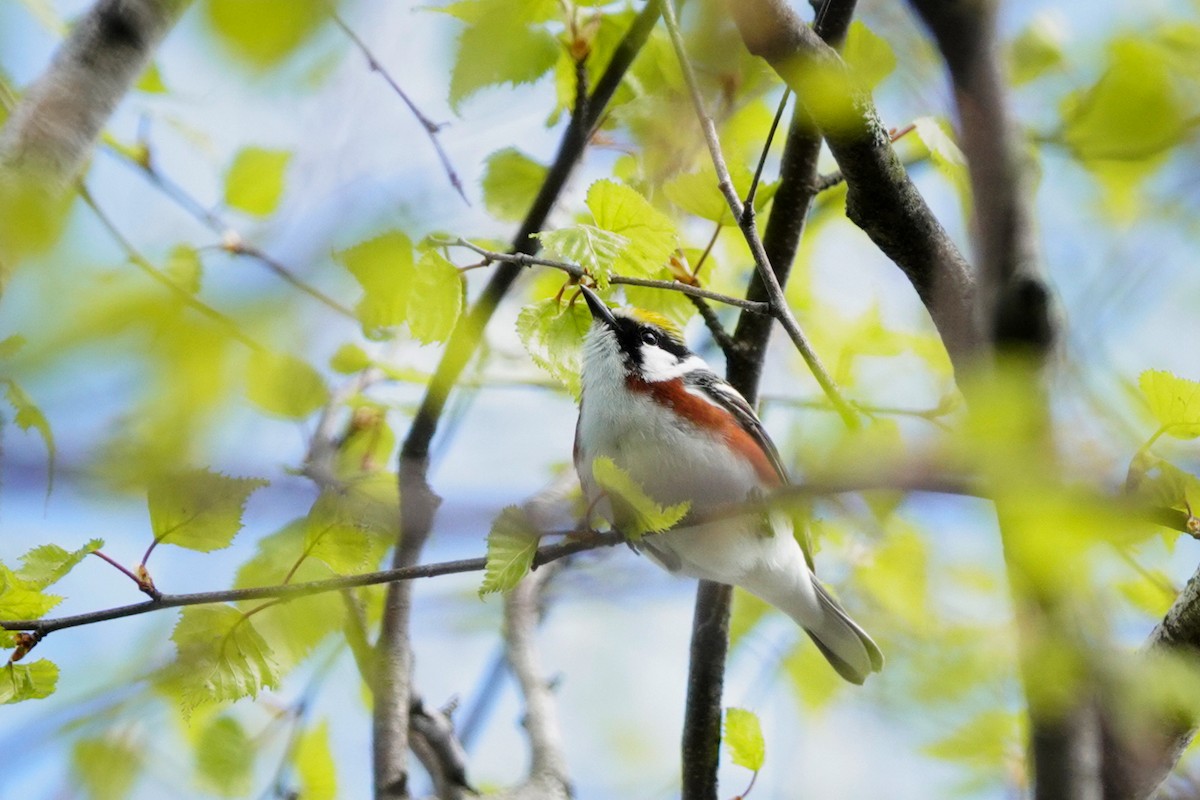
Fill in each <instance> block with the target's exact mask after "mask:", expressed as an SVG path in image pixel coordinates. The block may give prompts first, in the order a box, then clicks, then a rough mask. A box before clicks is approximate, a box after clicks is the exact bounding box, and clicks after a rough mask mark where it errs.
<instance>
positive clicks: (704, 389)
mask: <svg viewBox="0 0 1200 800" xmlns="http://www.w3.org/2000/svg"><path fill="white" fill-rule="evenodd" d="M684 380H685V382H686V383H687V386H688V388H690V389H691V390H693V391H697V392H701V393H702V394H703V395H704V397H705V398H707V399H708V400H709V401H711V402H713V403H715V404H717V405H719V406H720V407H721V408H723V409H725V410H726V411H728V412H729V413H730V414H732V415H733V418H734V419H736V420H737V421H738V424H739V425H740V426H741V428H742V430H744V431H745V432H746V433H747V434H749V435H750V437H751V438H752V439H754V441H755V443H757V444H758V446H759V447H761V448H762V451H763V452H764V453H766V455H767V458H768V460H770V462H771V466H772V467H774V468H775V473H776V474H777V475H778V476H779V483H780V485H781V486H787V485H789V484H790V483H791V481H790V480H788V475H787V470H786V469H785V468H784V466H783V460H782V459H781V458H780V457H779V451H778V450H777V449H776V448H775V443H774V442H773V441H771V437H770V435H768V434H767V429H766V428H764V427H763V424H762V421H761V420H759V418H758V415H757V414H755V413H754V409H753V408H751V407H750V404H749V403H747V402H746V398H744V397H742V394H741V392H739V391H738V390H737V389H734V388H733V387H732V386H730V385H729V384H728V383H726V382H725V381H723V380H721V379H720V378H719V377H717V375H716V374H715V373H713V372H709V371H707V370H695V371H693V372H690V373H688V374H687V375H685V376H684ZM799 534H800V535H799V536H798V537H797V540H798V541H799V542H800V548H801V549H802V550H803V551H804V560H805V561H806V562H807V563H808V568H809V569H812V568H813V558H812V541H811V539H810V537H809V530H808V525H803V526H802V529H801V530H800V531H799Z"/></svg>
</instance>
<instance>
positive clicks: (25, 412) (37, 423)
mask: <svg viewBox="0 0 1200 800" xmlns="http://www.w3.org/2000/svg"><path fill="white" fill-rule="evenodd" d="M6 341H7V340H6ZM3 380H4V384H5V387H6V390H5V396H6V397H7V398H8V402H9V405H11V406H12V408H13V412H14V413H15V416H14V417H13V422H15V423H16V424H17V427H18V428H20V429H21V430H23V431H28V430H29V429H30V428H32V429H34V430H36V431H37V432H38V435H39V436H41V437H42V442H43V443H44V444H45V445H46V472H47V474H48V475H49V478H48V484H47V489H46V490H47V492H49V491H50V488H51V486H52V485H53V481H54V462H55V460H56V458H57V457H58V447H57V446H56V445H55V444H54V432H53V431H51V430H50V422H49V420H47V419H46V415H45V414H43V413H42V410H41V409H40V408H38V407H37V404H35V403H34V402H33V400H31V399H30V397H29V395H27V394H26V393H25V390H24V389H22V388H21V387H20V386H19V385H18V384H17V382H16V381H14V380H12V379H10V378H5V379H3Z"/></svg>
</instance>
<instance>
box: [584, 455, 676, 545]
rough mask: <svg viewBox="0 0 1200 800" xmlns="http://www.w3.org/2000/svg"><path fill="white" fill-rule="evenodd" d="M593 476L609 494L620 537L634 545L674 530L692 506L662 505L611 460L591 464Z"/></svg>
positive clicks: (598, 460) (600, 460) (600, 458)
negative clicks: (626, 538) (622, 536)
mask: <svg viewBox="0 0 1200 800" xmlns="http://www.w3.org/2000/svg"><path fill="white" fill-rule="evenodd" d="M592 475H593V476H594V477H595V479H596V483H598V484H599V485H600V487H601V488H602V489H604V491H605V492H607V493H608V497H609V501H610V502H611V503H612V505H613V510H614V513H616V514H617V517H618V521H619V525H620V530H621V533H622V534H624V535H625V536H626V537H628V538H629V539H632V540H634V541H637V540H638V539H641V538H642V537H643V536H645V535H646V534H647V533H661V532H662V531H665V530H670V529H671V528H673V527H675V525H676V524H677V523H678V522H679V521H680V520H681V519H683V518H684V517H685V516H687V513H688V510H689V509H690V508H691V506H692V504H691V503H689V502H687V501H686V500H685V501H684V502H682V503H677V504H675V505H673V506H662V505H659V504H658V503H656V502H655V501H654V500H653V499H652V498H651V497H650V496H649V495H647V494H646V492H645V491H644V490H643V489H642V487H641V486H638V485H637V483H636V482H635V481H634V480H633V478H631V477H630V476H629V473H628V472H626V471H625V470H623V469H621V468H620V467H618V466H617V464H616V462H614V461H613V460H612V459H611V458H606V457H604V456H598V457H597V458H596V459H595V460H594V461H593V462H592Z"/></svg>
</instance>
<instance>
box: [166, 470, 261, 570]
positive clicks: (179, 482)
mask: <svg viewBox="0 0 1200 800" xmlns="http://www.w3.org/2000/svg"><path fill="white" fill-rule="evenodd" d="M266 485H267V481H264V480H260V479H258V478H231V477H229V476H228V475H222V474H220V473H217V472H210V471H209V470H190V471H187V472H178V473H175V474H174V475H169V476H165V477H162V478H159V479H158V480H156V481H155V482H154V483H152V484H151V485H150V487H149V490H148V492H147V502H148V504H149V506H150V527H151V529H152V530H153V531H154V538H155V540H156V541H158V542H162V543H166V544H173V545H177V546H179V547H186V548H187V549H188V550H198V551H200V552H201V553H207V552H209V551H212V550H220V549H221V548H223V547H228V546H229V545H230V543H231V542H232V541H233V537H234V536H236V535H237V532H238V531H239V530H241V528H242V512H243V510H245V507H246V501H247V500H248V499H249V498H250V495H251V493H253V492H254V490H255V489H258V488H259V487H261V486H266Z"/></svg>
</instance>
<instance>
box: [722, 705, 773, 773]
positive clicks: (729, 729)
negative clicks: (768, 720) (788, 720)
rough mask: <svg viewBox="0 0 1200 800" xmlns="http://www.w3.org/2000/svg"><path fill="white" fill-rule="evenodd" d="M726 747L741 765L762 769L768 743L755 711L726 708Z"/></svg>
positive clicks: (731, 756)
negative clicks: (765, 740)
mask: <svg viewBox="0 0 1200 800" xmlns="http://www.w3.org/2000/svg"><path fill="white" fill-rule="evenodd" d="M725 747H726V748H728V750H729V757H730V758H731V759H732V760H733V763H735V764H737V765H738V766H739V767H745V768H746V769H748V770H750V771H751V772H758V771H759V770H760V769H762V766H763V760H764V759H765V758H766V748H767V746H766V743H765V742H764V741H763V735H762V727H761V726H760V725H759V724H758V717H757V716H756V715H755V713H754V712H753V711H747V710H745V709H744V708H727V709H725Z"/></svg>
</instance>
